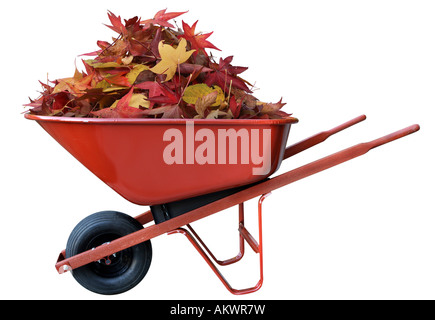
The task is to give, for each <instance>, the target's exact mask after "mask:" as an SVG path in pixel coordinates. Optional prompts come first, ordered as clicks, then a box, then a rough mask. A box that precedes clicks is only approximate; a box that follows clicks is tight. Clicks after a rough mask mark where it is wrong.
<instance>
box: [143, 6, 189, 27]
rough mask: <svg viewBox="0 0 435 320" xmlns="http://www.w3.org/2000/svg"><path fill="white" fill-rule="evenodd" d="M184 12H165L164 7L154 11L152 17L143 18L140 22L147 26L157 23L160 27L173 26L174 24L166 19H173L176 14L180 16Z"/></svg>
mask: <svg viewBox="0 0 435 320" xmlns="http://www.w3.org/2000/svg"><path fill="white" fill-rule="evenodd" d="M186 12H187V11H185V12H168V13H166V9H163V10H160V11H159V12H157V13H156V15H155V16H154V18H153V19H148V20H143V21H141V23H143V24H145V27H149V26H150V24H158V25H161V26H162V27H167V28H174V25H172V24H170V23H169V22H168V20H171V19H174V18H176V17H178V16H181V15H182V14H184V13H186Z"/></svg>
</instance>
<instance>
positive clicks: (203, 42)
mask: <svg viewBox="0 0 435 320" xmlns="http://www.w3.org/2000/svg"><path fill="white" fill-rule="evenodd" d="M197 23H198V21H196V22H195V23H194V24H193V25H192V27H190V26H189V25H188V24H187V23H185V22H184V21H183V30H184V34H182V35H180V36H179V37H182V38H185V39H186V40H187V41H189V42H190V44H191V48H192V49H195V50H197V51H196V52H195V53H194V54H193V55H194V56H196V55H197V54H198V53H199V52H200V51H202V52H204V54H205V55H206V56H207V53H206V52H205V50H204V49H205V48H210V49H215V50H219V51H221V50H220V49H218V48H216V47H215V46H214V45H213V44H212V43H210V42H209V41H207V38H208V37H210V36H211V35H212V34H213V32H210V33H205V34H195V29H196V24H197Z"/></svg>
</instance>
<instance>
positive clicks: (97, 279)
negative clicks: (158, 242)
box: [65, 211, 152, 295]
mask: <svg viewBox="0 0 435 320" xmlns="http://www.w3.org/2000/svg"><path fill="white" fill-rule="evenodd" d="M142 228H143V226H142V225H141V224H140V223H139V222H138V221H136V220H135V219H134V218H132V217H130V216H128V215H126V214H124V213H121V212H116V211H102V212H97V213H94V214H92V215H90V216H88V217H87V218H85V219H83V220H82V221H81V222H79V224H78V225H77V226H76V227H75V228H74V230H73V231H72V232H71V235H70V236H69V239H68V242H67V246H66V252H65V253H66V257H67V258H68V257H71V256H74V255H76V254H79V253H81V252H84V251H87V250H92V249H93V248H96V247H98V246H100V245H102V244H104V243H107V242H110V241H113V240H115V239H117V238H120V237H122V236H125V235H128V234H130V233H133V232H135V231H138V230H140V229H142ZM151 258H152V248H151V241H149V240H148V241H145V242H143V243H140V244H138V245H136V246H133V247H130V248H127V249H125V250H122V251H120V252H116V253H114V254H112V255H110V256H108V257H105V258H103V259H101V260H99V261H95V262H92V263H89V264H87V265H85V266H82V267H80V268H77V269H74V270H73V271H72V275H73V277H74V278H75V279H76V280H77V282H78V283H80V284H81V285H82V286H83V287H85V288H86V289H88V290H90V291H93V292H96V293H99V294H106V295H112V294H119V293H123V292H125V291H128V290H130V289H132V288H133V287H135V286H136V285H137V284H138V283H139V282H140V281H141V280H142V279H143V278H144V277H145V275H146V273H147V272H148V269H149V267H150V264H151Z"/></svg>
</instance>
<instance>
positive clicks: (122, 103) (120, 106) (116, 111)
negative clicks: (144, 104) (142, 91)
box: [91, 87, 143, 118]
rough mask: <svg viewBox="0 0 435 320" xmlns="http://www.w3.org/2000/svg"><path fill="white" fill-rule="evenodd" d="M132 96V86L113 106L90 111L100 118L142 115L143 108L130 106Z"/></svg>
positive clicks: (136, 116)
mask: <svg viewBox="0 0 435 320" xmlns="http://www.w3.org/2000/svg"><path fill="white" fill-rule="evenodd" d="M132 96H133V87H132V88H131V89H130V91H129V92H128V93H127V94H126V95H125V96H123V97H122V98H121V100H119V101H118V103H117V105H116V107H115V108H113V109H111V108H104V109H101V110H98V111H94V112H91V113H92V114H93V115H95V116H97V117H101V118H138V117H140V116H142V114H143V110H141V109H138V108H134V107H130V105H129V104H130V100H131V97H132Z"/></svg>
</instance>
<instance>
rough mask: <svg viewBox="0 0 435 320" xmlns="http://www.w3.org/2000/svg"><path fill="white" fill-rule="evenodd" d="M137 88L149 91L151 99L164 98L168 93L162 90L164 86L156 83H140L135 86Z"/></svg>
mask: <svg viewBox="0 0 435 320" xmlns="http://www.w3.org/2000/svg"><path fill="white" fill-rule="evenodd" d="M135 88H138V89H144V90H148V91H149V97H150V98H153V97H158V96H164V95H165V94H166V91H165V90H164V89H163V88H162V86H161V85H160V84H159V83H157V82H155V81H146V82H142V83H139V84H137V85H135Z"/></svg>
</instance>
